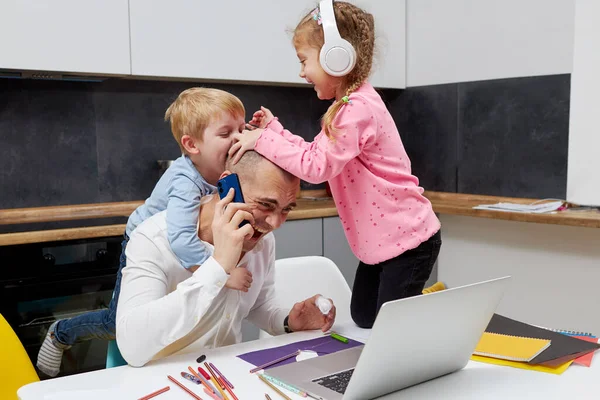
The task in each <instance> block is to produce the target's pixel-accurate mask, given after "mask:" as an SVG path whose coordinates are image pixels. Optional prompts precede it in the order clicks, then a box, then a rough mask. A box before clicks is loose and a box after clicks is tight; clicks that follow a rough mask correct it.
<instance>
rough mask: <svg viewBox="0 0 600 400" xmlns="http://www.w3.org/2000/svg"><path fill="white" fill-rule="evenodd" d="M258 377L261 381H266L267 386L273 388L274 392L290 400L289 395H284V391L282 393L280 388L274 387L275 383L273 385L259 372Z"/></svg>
mask: <svg viewBox="0 0 600 400" xmlns="http://www.w3.org/2000/svg"><path fill="white" fill-rule="evenodd" d="M258 378H259V379H260V380H261V381H263V382H264V383H266V384H267V385H269V387H270V388H271V389H273V390H274V391H275V392H277V393H278V394H279V395H280V396H281V397H283V398H284V399H285V400H292V399H291V398H290V397H289V396H286V394H285V393H283V392H282V391H281V390H279V389H278V388H276V387H275V385H273V384H272V383H271V382H269V381H268V380H267V379H266V378H265V377H264V376H262V375H261V374H258Z"/></svg>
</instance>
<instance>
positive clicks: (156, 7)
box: [130, 0, 405, 88]
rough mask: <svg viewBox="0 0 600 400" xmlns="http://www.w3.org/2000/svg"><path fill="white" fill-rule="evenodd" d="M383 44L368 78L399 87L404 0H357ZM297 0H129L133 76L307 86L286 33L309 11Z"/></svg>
mask: <svg viewBox="0 0 600 400" xmlns="http://www.w3.org/2000/svg"><path fill="white" fill-rule="evenodd" d="M355 2H356V3H357V4H359V5H360V6H364V7H365V9H367V10H369V11H371V12H372V13H373V14H374V16H375V20H376V24H377V37H378V41H379V42H380V43H381V46H380V50H379V53H380V56H379V58H378V59H377V62H376V64H377V67H376V70H375V71H376V72H375V74H374V76H373V80H372V81H373V83H374V84H375V85H376V86H380V87H400V88H401V87H404V81H405V73H404V71H405V65H404V64H405V62H404V60H405V58H404V47H405V46H404V45H405V40H404V36H405V1H404V0H401V1H377V2H373V1H367V0H357V1H355ZM311 6H312V5H311V4H310V2H308V3H307V2H304V1H297V0H280V1H274V0H254V1H240V0H221V1H198V0H172V1H165V0H130V23H131V65H132V73H133V75H141V76H162V77H184V78H199V79H208V80H227V81H246V82H275V83H294V84H302V83H305V81H304V80H303V79H301V78H300V77H299V76H298V73H299V72H300V65H299V63H298V59H297V58H296V52H295V50H294V47H293V46H292V42H291V38H292V33H291V32H292V30H293V29H294V27H295V26H296V24H297V23H298V21H300V19H301V18H302V17H303V16H304V15H305V14H306V13H308V12H309V11H310V10H311Z"/></svg>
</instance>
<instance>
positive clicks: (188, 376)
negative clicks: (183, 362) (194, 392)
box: [181, 372, 202, 385]
mask: <svg viewBox="0 0 600 400" xmlns="http://www.w3.org/2000/svg"><path fill="white" fill-rule="evenodd" d="M181 377H182V378H184V379H187V380H188V381H191V382H194V383H195V384H196V385H202V381H201V380H200V379H198V378H196V377H195V376H194V375H192V374H188V373H187V372H182V373H181Z"/></svg>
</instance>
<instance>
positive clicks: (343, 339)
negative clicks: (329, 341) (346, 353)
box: [331, 332, 348, 343]
mask: <svg viewBox="0 0 600 400" xmlns="http://www.w3.org/2000/svg"><path fill="white" fill-rule="evenodd" d="M331 337H332V338H334V339H335V340H339V341H340V342H342V343H348V339H346V338H345V337H343V336H342V335H338V334H337V333H334V332H331Z"/></svg>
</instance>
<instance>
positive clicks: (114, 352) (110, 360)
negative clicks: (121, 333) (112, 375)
mask: <svg viewBox="0 0 600 400" xmlns="http://www.w3.org/2000/svg"><path fill="white" fill-rule="evenodd" d="M121 365H127V361H125V359H124V358H123V356H122V355H121V351H120V350H119V346H117V341H116V340H111V341H109V342H108V349H107V351H106V368H113V367H120V366H121Z"/></svg>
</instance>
